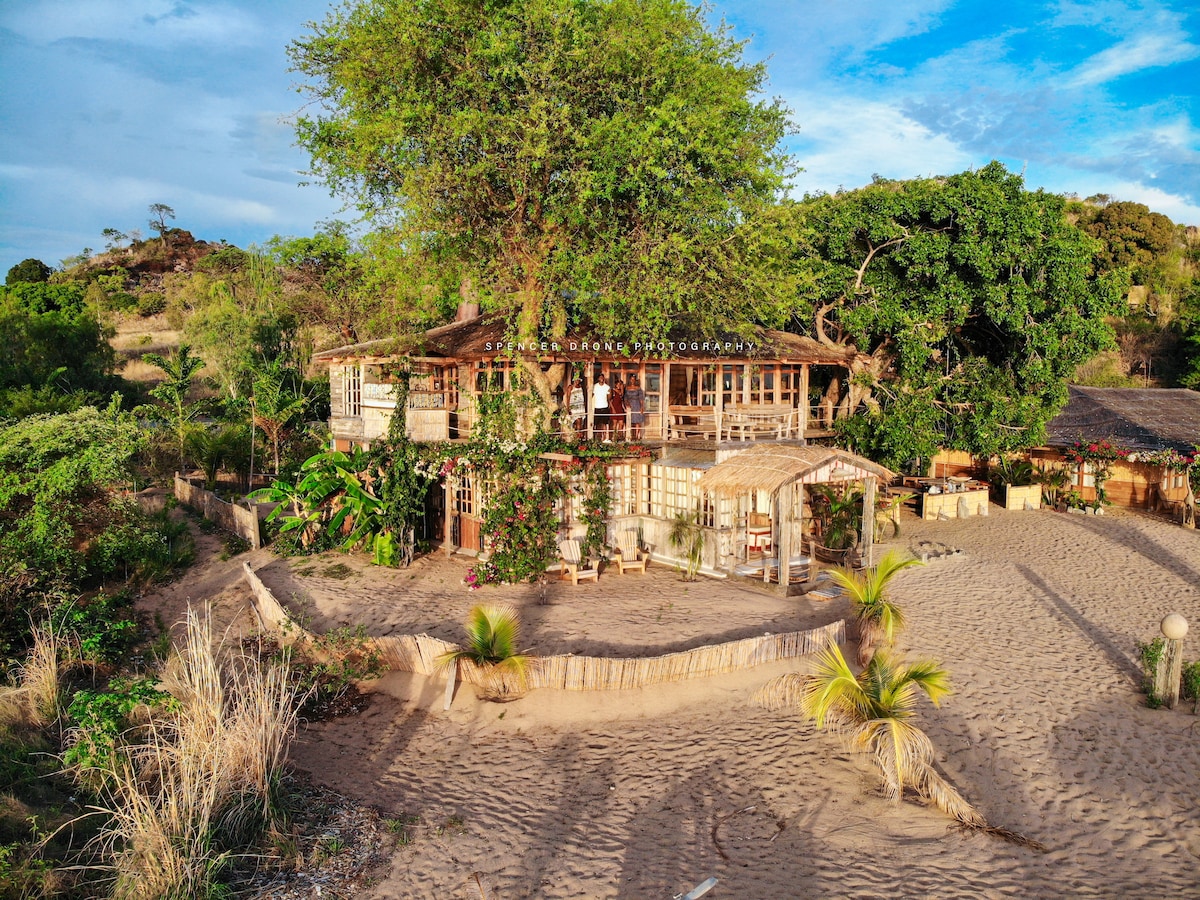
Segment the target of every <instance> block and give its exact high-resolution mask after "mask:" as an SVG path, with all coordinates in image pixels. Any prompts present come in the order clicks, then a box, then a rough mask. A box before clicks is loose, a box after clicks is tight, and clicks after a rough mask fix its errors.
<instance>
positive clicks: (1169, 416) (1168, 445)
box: [1046, 385, 1200, 451]
mask: <svg viewBox="0 0 1200 900" xmlns="http://www.w3.org/2000/svg"><path fill="white" fill-rule="evenodd" d="M1068 390H1069V399H1068V400H1067V405H1066V406H1064V407H1063V409H1062V411H1061V412H1060V413H1059V414H1058V415H1057V416H1055V417H1054V418H1053V419H1051V420H1050V423H1049V424H1048V425H1047V426H1046V445H1047V446H1049V447H1070V446H1071V445H1072V444H1074V443H1075V442H1076V441H1080V440H1081V441H1085V442H1091V441H1102V440H1110V441H1112V442H1113V443H1115V444H1117V445H1119V446H1121V447H1124V448H1128V449H1130V450H1166V449H1174V450H1181V451H1190V450H1191V449H1192V448H1194V447H1195V446H1196V445H1198V444H1200V393H1197V392H1196V391H1189V390H1184V389H1182V388H1179V389H1166V388H1094V387H1078V386H1075V385H1072V386H1071V387H1070V388H1069V389H1068Z"/></svg>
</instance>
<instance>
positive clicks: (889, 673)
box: [756, 644, 1046, 851]
mask: <svg viewBox="0 0 1200 900" xmlns="http://www.w3.org/2000/svg"><path fill="white" fill-rule="evenodd" d="M949 682H950V676H949V673H947V672H946V670H945V669H943V668H942V667H941V666H940V664H938V663H936V662H933V661H929V660H923V661H920V662H916V663H911V664H907V663H904V662H902V661H900V660H899V659H896V658H894V657H892V656H891V655H890V654H888V653H879V654H876V655H875V656H874V657H873V658H872V659H871V662H870V663H869V664H868V665H867V667H866V668H865V669H863V670H862V671H861V672H860V673H858V674H857V675H855V674H854V672H853V670H852V669H851V668H850V665H849V663H847V662H846V658H845V657H844V656H842V652H841V650H839V649H838V646H837V645H836V644H830V645H829V646H827V647H826V648H825V650H824V651H823V652H822V654H821V656H820V657H819V659H818V662H817V667H816V671H815V672H813V673H812V674H810V675H802V674H799V673H789V674H787V675H781V676H779V677H778V678H775V679H773V680H772V681H770V682H768V683H767V684H766V685H765V686H764V687H763V688H762V689H761V690H760V691H759V692H758V694H757V695H756V699H757V700H758V701H759V702H760V703H762V704H763V705H764V706H767V707H770V708H776V709H777V708H779V707H784V706H792V707H797V706H798V707H799V709H800V711H801V713H803V715H804V716H805V717H806V718H808V719H809V720H810V721H812V722H813V723H814V724H815V725H816V726H817V727H818V728H824V727H826V726H828V727H829V728H830V729H831V730H833V731H835V732H836V733H838V734H840V735H841V736H842V737H843V738H844V739H845V740H846V742H847V743H848V744H849V746H850V747H851V749H854V750H861V751H865V752H867V753H869V754H871V758H872V760H873V761H874V762H875V765H876V766H877V767H878V769H879V773H880V775H881V777H882V779H883V792H884V795H885V796H887V797H888V798H889V799H891V800H894V801H899V800H900V799H901V798H902V797H903V796H904V791H905V790H906V789H911V790H913V791H914V792H915V793H916V794H917V795H918V796H920V797H921V798H922V799H924V800H925V801H926V802H928V803H930V804H932V805H933V806H935V807H936V808H937V809H939V810H941V811H942V812H944V813H946V814H947V815H949V816H950V817H952V818H953V819H955V820H956V821H958V822H959V823H960V824H961V825H963V826H964V827H967V828H971V829H975V830H979V831H984V832H986V833H988V834H991V835H994V836H996V837H1000V838H1003V839H1004V840H1006V841H1010V842H1011V843H1014V844H1019V845H1021V846H1026V847H1033V848H1034V849H1037V850H1042V851H1044V850H1045V849H1046V848H1045V847H1043V846H1042V845H1041V844H1039V843H1038V842H1037V841H1034V840H1031V839H1030V838H1027V837H1025V836H1023V835H1021V834H1018V833H1016V832H1014V831H1008V830H1006V829H1003V828H993V827H992V826H990V825H988V824H987V822H986V820H985V819H984V818H983V816H982V815H981V814H980V813H979V812H978V810H976V809H975V808H974V807H973V806H972V805H971V804H970V803H968V802H967V800H966V799H965V798H964V797H963V796H962V795H961V794H960V793H959V792H958V790H957V789H956V788H955V787H954V785H952V784H950V782H949V781H947V780H946V778H945V777H944V776H943V775H942V774H941V773H940V772H939V771H938V770H937V766H936V765H934V762H933V742H932V741H930V740H929V736H928V735H927V734H925V732H924V731H922V730H921V729H920V728H918V727H917V726H916V725H914V724H913V722H912V719H913V717H914V716H915V715H916V707H917V701H918V697H919V695H920V694H921V693H924V694H925V695H926V696H927V697H928V698H929V699H930V700H931V701H932V702H933V705H934V706H937V705H938V704H939V703H940V701H941V699H942V698H943V697H945V696H947V695H949V694H950V693H951V691H950V683H949Z"/></svg>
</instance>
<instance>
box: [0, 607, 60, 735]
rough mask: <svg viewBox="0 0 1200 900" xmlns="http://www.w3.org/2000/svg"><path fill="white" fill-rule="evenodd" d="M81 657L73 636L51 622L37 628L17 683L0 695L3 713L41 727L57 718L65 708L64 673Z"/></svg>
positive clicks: (13, 720) (4, 716)
mask: <svg viewBox="0 0 1200 900" xmlns="http://www.w3.org/2000/svg"><path fill="white" fill-rule="evenodd" d="M78 659H79V647H78V645H77V644H76V642H75V641H74V639H73V638H71V637H69V636H66V635H63V634H60V633H58V632H56V631H55V630H54V628H53V626H52V625H50V623H49V622H47V623H44V624H42V625H39V626H37V627H36V628H34V629H33V644H32V645H31V647H30V649H29V655H28V656H27V657H26V659H25V662H24V664H23V665H22V666H21V668H20V672H19V676H18V682H17V686H16V687H15V688H10V689H8V690H6V691H4V692H3V695H0V708H2V710H0V715H2V716H3V718H4V719H5V720H6V721H10V722H15V721H18V720H20V721H24V722H26V723H28V724H30V725H33V726H35V727H39V728H40V727H43V726H45V725H49V724H50V723H52V722H55V721H57V720H58V719H59V717H60V716H61V715H62V712H63V709H62V701H63V689H62V679H63V675H64V674H65V673H66V670H67V669H68V668H69V667H70V666H71V665H72V664H73V663H74V662H75V661H77V660H78Z"/></svg>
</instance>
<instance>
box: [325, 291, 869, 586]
mask: <svg viewBox="0 0 1200 900" xmlns="http://www.w3.org/2000/svg"><path fill="white" fill-rule="evenodd" d="M517 354H526V355H527V356H536V358H537V360H538V362H539V364H540V365H541V367H542V369H543V371H548V370H549V369H550V367H551V366H553V365H555V364H558V363H565V364H567V365H566V367H565V368H566V371H567V375H566V377H565V378H564V383H563V384H562V385H559V386H558V388H557V392H556V399H557V400H558V402H559V405H560V419H561V421H562V423H563V424H562V425H561V426H560V427H561V429H562V430H563V431H567V430H568V429H569V427H570V425H569V423H568V422H567V421H566V420H567V416H568V413H567V412H566V409H565V406H566V404H565V403H564V400H563V398H564V397H565V396H568V391H569V385H570V380H571V379H573V378H579V379H581V380H582V382H583V388H584V394H585V396H586V397H587V398H588V410H587V426H586V432H587V435H588V436H592V435H593V434H594V430H595V429H594V426H595V419H594V410H592V409H591V394H592V392H591V388H592V385H593V383H595V381H596V380H597V379H598V378H599V376H600V375H604V376H606V377H607V379H608V380H609V383H610V384H611V383H612V382H613V381H614V379H616V378H620V379H621V380H622V381H623V382H625V383H626V384H628V383H629V379H630V378H631V377H632V376H636V377H637V378H638V380H639V382H640V384H641V386H642V388H643V390H644V392H645V424H644V430H643V434H642V437H641V438H640V440H639V443H640V444H643V445H647V446H650V447H652V448H653V453H652V454H651V455H650V456H649V457H637V458H629V459H625V460H618V461H615V462H613V463H611V464H609V466H608V474H609V481H610V484H611V487H612V494H613V498H614V499H613V508H612V510H611V515H610V519H609V528H610V538H611V540H610V543H611V544H612V545H614V546H615V545H616V544H617V537H618V535H620V533H621V532H622V531H636V532H637V534H638V536H639V540H640V541H641V544H642V546H644V547H647V548H649V549H650V551H651V553H652V556H653V558H654V559H657V560H666V561H675V562H681V560H678V559H677V558H676V551H674V550H673V549H672V548H671V546H670V544H669V542H668V540H667V533H668V531H669V528H670V524H671V522H672V520H673V519H674V518H675V516H676V515H677V514H680V513H682V514H685V515H697V516H698V518H699V524H700V525H701V526H702V527H703V529H704V531H705V542H704V556H703V562H702V565H701V571H706V572H708V573H712V574H716V573H729V572H732V571H734V569H735V568H736V567H737V566H738V565H741V564H744V563H746V562H747V561H748V560H749V559H750V558H751V557H757V558H765V557H769V555H770V553H771V552H772V550H773V549H775V548H781V547H782V549H784V550H786V553H785V554H784V558H788V557H789V556H790V555H791V554H793V553H799V552H800V549H801V545H802V538H801V534H802V531H803V529H804V527H805V521H806V520H805V518H804V516H805V511H804V500H803V488H802V487H798V485H803V484H808V483H813V481H814V480H821V479H823V478H825V479H827V480H838V481H845V480H847V479H855V478H856V479H858V480H859V483H862V482H864V481H865V482H869V483H870V484H871V485H872V489H873V487H874V485H875V483H876V482H877V481H878V480H879V478H880V476H881V475H886V474H888V473H886V472H885V470H881V469H880V468H879V467H878V466H874V464H871V463H869V462H868V461H866V460H860V459H859V458H858V457H854V456H853V455H852V454H847V453H844V452H840V451H839V452H836V453H834V452H832V451H824V450H823V448H813V452H807V453H805V452H800V453H799V454H798V455H797V448H804V447H805V445H806V443H807V440H811V439H813V438H816V437H823V436H828V435H829V434H830V433H831V432H830V429H831V426H832V423H833V420H834V403H833V401H832V400H828V399H826V400H823V401H822V400H818V401H817V402H816V403H814V402H813V398H814V397H816V398H820V397H822V395H823V394H824V395H826V396H828V395H832V394H833V393H835V392H836V391H828V390H826V389H827V388H828V387H829V385H831V384H835V388H836V383H835V379H837V380H839V381H840V383H842V384H844V383H845V378H846V374H847V370H848V366H847V363H848V358H847V356H845V355H844V354H843V353H842V352H841V351H839V350H835V349H831V348H828V347H825V346H823V345H821V344H819V343H818V342H817V341H814V340H812V339H811V338H807V337H803V336H800V335H794V334H788V333H785V332H780V331H770V330H766V329H758V330H756V331H755V332H754V333H753V334H752V336H751V337H749V338H746V337H736V336H732V335H713V336H708V337H694V338H693V337H686V338H685V337H683V336H680V337H678V338H677V339H672V340H668V341H664V342H661V343H656V344H653V345H646V344H640V343H637V342H633V343H617V342H610V341H603V340H599V339H596V338H595V337H593V336H592V335H591V334H590V333H588V332H587V331H586V330H582V329H581V330H580V331H579V332H577V333H573V334H572V335H571V336H569V337H567V338H564V339H563V340H561V341H557V342H554V343H549V342H547V343H540V344H537V345H534V346H526V347H522V346H517V345H514V344H513V343H512V342H511V341H510V340H509V339H508V338H507V336H506V323H505V321H504V320H503V319H502V318H500V317H497V316H475V317H467V316H463V315H461V314H460V318H459V320H457V321H455V322H453V323H450V324H448V325H444V326H441V327H438V328H433V329H430V330H429V331H426V332H424V333H423V334H420V335H416V336H412V337H407V338H395V339H384V340H377V341H371V342H367V343H361V344H355V345H351V346H347V347H340V348H337V349H333V350H327V351H325V352H323V353H320V354H317V356H316V357H315V359H316V361H318V362H320V363H323V364H328V366H329V377H330V391H331V400H332V403H331V408H332V415H331V418H330V427H331V431H332V438H333V442H334V446H335V448H337V449H343V450H345V449H349V448H350V447H351V446H354V445H366V444H369V443H370V442H371V441H372V440H374V439H376V438H378V437H380V436H382V435H384V434H385V433H386V431H387V427H388V423H389V420H390V418H391V415H392V411H393V409H394V407H395V403H396V390H395V388H396V385H395V384H394V379H393V378H392V376H391V375H390V374H389V373H391V372H393V371H395V369H396V367H397V365H403V366H404V367H405V368H406V369H407V371H408V372H410V373H411V374H410V375H409V389H408V402H407V416H406V422H407V431H408V434H409V437H410V438H411V439H413V440H417V441H456V440H466V439H468V438H469V437H470V434H471V429H472V427H473V425H474V424H475V422H476V420H477V414H476V409H477V403H478V398H479V397H480V396H481V395H482V394H483V393H484V392H485V391H489V390H504V391H507V390H511V389H513V388H514V384H515V382H514V378H513V375H514V370H515V369H516V368H519V363H517V361H516V360H515V358H514V357H515V356H516V355H517ZM625 433H626V434H627V435H628V434H629V431H628V429H626V431H625ZM767 443H772V444H774V443H778V444H779V446H781V447H783V448H785V450H784V452H783V453H782V457H786V461H785V468H786V469H787V472H788V473H789V474H787V475H786V476H784V477H783V481H782V482H780V483H776V482H775V481H771V483H770V484H767V483H765V482H764V484H763V486H762V487H759V488H756V487H754V486H753V485H751V484H748V483H745V482H744V480H743V481H736V480H735V481H734V482H730V481H729V479H727V478H722V477H720V476H719V475H713V474H711V473H712V472H713V470H714V469H718V468H720V467H721V465H722V464H723V463H725V462H726V461H727V460H730V459H733V458H735V457H737V455H738V454H740V453H741V452H743V451H745V450H747V449H748V448H751V447H755V446H756V445H763V444H767ZM762 450H763V452H765V451H766V448H765V447H763V448H762ZM817 450H821V451H823V452H824V453H826V454H827V455H828V458H827V456H824V455H822V454H821V453H819V452H816V451H817ZM830 454H831V455H830ZM768 456H769V454H768ZM766 464H767V465H768V467H769V466H770V465H771V463H770V460H769V459H767V463H766ZM777 475H778V473H777ZM705 477H707V478H708V480H709V482H710V483H712V484H713V485H714V486H718V487H720V488H721V489H720V490H711V491H710V490H705V489H704V488H703V487H702V486H701V484H700V482H701V479H702V478H705ZM714 479H715V480H714ZM776 480H777V479H776ZM731 484H734V485H735V486H736V487H737V490H732V491H731V490H730V489H729V488H730V485H731ZM781 490H782V491H784V495H785V496H784V500H783V502H782V505H781V500H780V496H781V495H780V492H781ZM485 493H486V491H485V489H484V486H481V485H475V484H472V483H471V482H470V479H469V478H466V479H462V480H456V481H455V483H453V484H451V483H450V482H447V484H446V489H445V491H444V494H443V495H442V498H441V499H439V500H438V501H437V504H436V505H437V506H439V507H441V508H440V509H431V517H432V518H433V519H435V520H437V519H440V520H441V521H440V522H431V523H430V525H431V526H432V528H433V534H432V535H431V536H432V537H436V535H437V534H438V533H439V532H440V533H441V535H442V537H443V541H442V543H443V544H444V545H445V546H446V547H447V549H448V550H460V551H462V552H467V553H474V552H479V551H481V550H483V549H484V545H483V540H482V537H481V535H480V530H479V525H480V522H481V519H482V508H481V506H482V503H483V502H485V497H484V496H483V495H484V494H485ZM443 503H444V505H443ZM572 506H573V502H572V499H571V498H569V499H568V501H567V502H566V504H565V508H564V511H563V517H564V523H565V529H566V534H564V536H566V535H567V534H569V535H571V536H577V535H579V534H581V533H582V532H583V531H584V527H583V525H582V524H581V523H580V522H579V515H578V514H579V512H581V510H576V509H573V508H572ZM864 518H869V516H865V517H864ZM781 541H782V542H783V544H782V545H781ZM786 570H787V567H786V566H785V567H783V571H786ZM763 572H764V574H770V573H769V572H768V570H767V569H766V568H764V569H763ZM776 577H777V578H778V573H776ZM787 580H788V579H786V578H784V579H782V581H783V583H784V584H785V585H786V583H787Z"/></svg>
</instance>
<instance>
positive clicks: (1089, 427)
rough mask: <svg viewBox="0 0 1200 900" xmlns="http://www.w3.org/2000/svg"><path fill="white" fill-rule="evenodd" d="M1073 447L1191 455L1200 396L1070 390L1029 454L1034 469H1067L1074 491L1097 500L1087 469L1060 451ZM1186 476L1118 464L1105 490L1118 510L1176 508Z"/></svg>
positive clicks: (1197, 437)
mask: <svg viewBox="0 0 1200 900" xmlns="http://www.w3.org/2000/svg"><path fill="white" fill-rule="evenodd" d="M1077 441H1081V442H1083V443H1084V444H1092V443H1097V442H1099V441H1108V442H1110V443H1111V444H1113V445H1114V446H1116V447H1119V448H1120V449H1122V450H1125V451H1129V452H1131V453H1133V454H1134V456H1135V457H1136V456H1140V455H1146V454H1150V453H1154V452H1155V451H1159V450H1175V451H1178V452H1179V453H1183V454H1192V453H1194V452H1195V451H1196V448H1197V446H1200V393H1198V392H1196V391H1189V390H1186V389H1183V388H1177V389H1176V388H1095V387H1080V386H1077V385H1072V386H1071V387H1070V388H1069V396H1068V400H1067V405H1066V406H1064V407H1063V408H1062V410H1061V411H1060V412H1059V414H1058V415H1057V416H1055V417H1054V418H1053V419H1051V420H1050V422H1049V424H1048V425H1047V426H1046V442H1045V444H1044V445H1043V446H1042V447H1038V448H1035V449H1034V450H1032V451H1031V452H1030V459H1031V460H1032V461H1033V463H1034V465H1035V466H1038V467H1040V468H1046V467H1049V466H1053V465H1069V467H1070V471H1071V478H1072V483H1071V485H1070V488H1069V489H1074V490H1076V491H1078V492H1079V494H1080V495H1081V496H1082V497H1083V499H1085V500H1093V499H1095V496H1096V482H1095V478H1094V477H1093V473H1092V471H1091V466H1090V465H1088V464H1087V463H1080V464H1074V463H1066V462H1065V461H1064V458H1063V451H1065V450H1068V449H1070V448H1071V447H1072V446H1074V445H1075V443H1076V442H1077ZM1186 477H1187V476H1186V473H1184V472H1179V471H1172V470H1170V469H1165V468H1163V467H1161V466H1156V465H1152V464H1150V463H1148V462H1145V461H1140V460H1130V459H1128V458H1123V459H1118V460H1116V462H1114V463H1113V465H1112V470H1111V473H1110V475H1109V479H1108V481H1107V482H1106V483H1105V490H1106V492H1107V494H1108V498H1109V500H1111V501H1112V502H1113V503H1114V504H1116V505H1118V506H1125V507H1134V508H1142V509H1158V508H1160V507H1163V506H1167V507H1175V506H1179V505H1180V504H1182V503H1183V501H1184V499H1185V498H1186V496H1187V484H1186V482H1185V479H1186Z"/></svg>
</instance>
